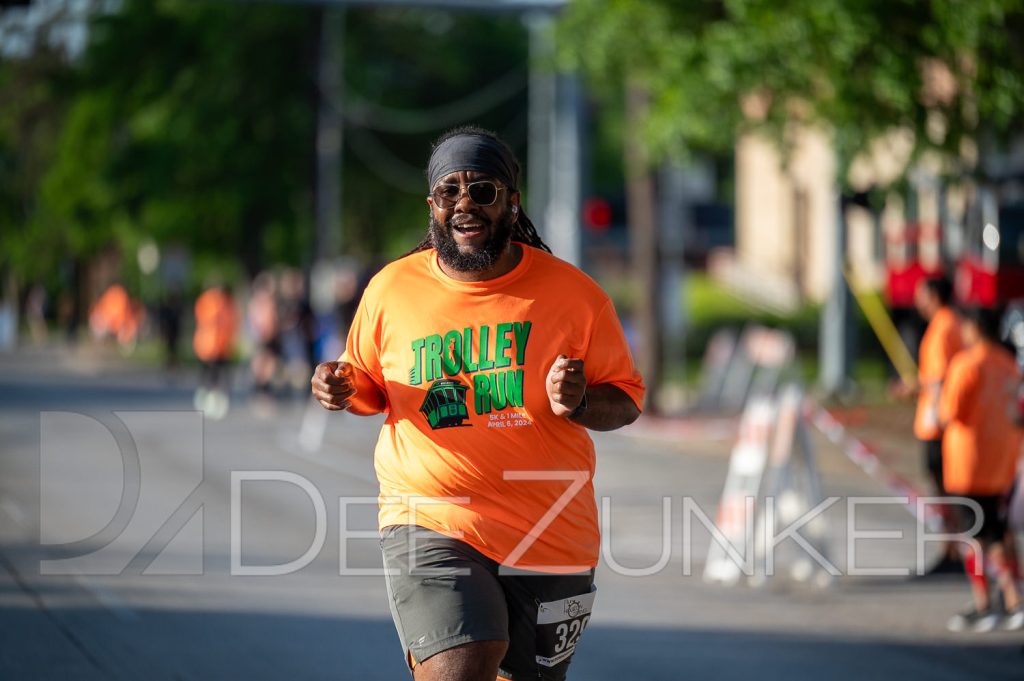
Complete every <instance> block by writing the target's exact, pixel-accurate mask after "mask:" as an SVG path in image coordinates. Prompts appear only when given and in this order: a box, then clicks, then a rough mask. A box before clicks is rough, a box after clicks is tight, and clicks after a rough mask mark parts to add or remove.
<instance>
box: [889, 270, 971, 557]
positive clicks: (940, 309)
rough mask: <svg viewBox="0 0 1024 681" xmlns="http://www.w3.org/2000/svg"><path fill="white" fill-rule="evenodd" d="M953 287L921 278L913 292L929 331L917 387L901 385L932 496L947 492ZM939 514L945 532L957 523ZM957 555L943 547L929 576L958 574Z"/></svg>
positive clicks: (947, 512) (947, 511)
mask: <svg viewBox="0 0 1024 681" xmlns="http://www.w3.org/2000/svg"><path fill="white" fill-rule="evenodd" d="M952 297H953V287H952V285H951V284H950V282H949V280H948V279H946V278H945V277H932V278H928V279H923V280H921V282H920V283H919V284H918V286H917V290H916V291H915V292H914V305H915V307H916V308H917V311H918V313H919V314H920V315H921V317H922V318H924V320H925V321H926V322H928V328H927V329H926V330H925V332H924V336H922V338H921V345H920V348H919V350H918V359H919V362H918V376H917V384H916V385H911V386H903V388H902V390H900V391H899V393H900V396H901V397H910V396H911V395H913V394H914V393H915V392H916V393H917V411H916V413H915V415H914V436H915V437H916V438H917V439H918V440H920V441H921V445H922V449H923V452H924V465H925V469H926V470H927V471H928V477H929V478H930V479H931V481H932V485H933V486H934V489H935V494H937V495H944V494H945V493H946V489H945V485H944V483H943V477H942V469H943V466H942V429H941V427H940V425H939V415H938V404H939V394H940V392H941V390H942V382H943V380H945V377H946V370H947V368H948V367H949V362H950V360H951V359H953V355H955V354H956V353H957V352H959V351H960V347H961V343H960V329H959V325H958V322H957V317H956V313H955V312H954V311H953V309H952V307H951V305H950V303H951V300H952ZM939 512H940V514H941V515H942V518H943V522H944V524H945V525H946V528H947V531H949V528H951V527H954V526H955V525H956V524H957V517H956V514H955V513H954V512H953V511H952V510H951V507H949V506H941V507H940V508H939ZM961 569H962V567H961V563H960V555H959V552H958V549H957V547H956V545H955V544H953V543H948V544H946V546H945V550H944V553H943V557H942V558H941V559H940V560H939V562H938V564H937V565H935V566H934V567H933V568H932V569H931V573H933V574H934V573H945V572H957V573H958V572H960V570H961Z"/></svg>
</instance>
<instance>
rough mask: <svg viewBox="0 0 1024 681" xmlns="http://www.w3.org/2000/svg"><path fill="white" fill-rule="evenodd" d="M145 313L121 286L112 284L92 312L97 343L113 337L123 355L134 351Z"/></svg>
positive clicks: (90, 316) (91, 327) (93, 331)
mask: <svg viewBox="0 0 1024 681" xmlns="http://www.w3.org/2000/svg"><path fill="white" fill-rule="evenodd" d="M145 314H146V313H145V310H144V309H143V307H142V304H141V303H139V302H138V301H133V300H132V299H131V297H130V296H129V295H128V291H126V290H125V288H124V286H122V285H121V284H112V285H111V286H110V287H108V288H107V290H106V291H104V292H103V295H101V296H100V297H99V299H98V300H97V301H96V303H95V304H94V305H93V306H92V310H90V312H89V328H90V329H91V330H92V334H93V337H94V338H96V339H98V340H103V339H105V338H109V337H113V338H115V339H116V340H117V344H118V347H119V348H120V349H121V350H122V352H131V351H132V350H134V349H135V343H136V341H137V340H138V334H139V328H140V327H141V326H142V322H143V320H144V319H145Z"/></svg>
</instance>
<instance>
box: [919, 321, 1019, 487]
mask: <svg viewBox="0 0 1024 681" xmlns="http://www.w3.org/2000/svg"><path fill="white" fill-rule="evenodd" d="M1019 379H1020V375H1019V373H1018V369H1017V363H1016V362H1015V361H1014V359H1013V356H1012V355H1011V354H1010V353H1009V352H1008V351H1007V350H1005V349H1004V348H1002V347H1000V346H998V345H996V344H995V343H992V342H990V341H984V340H983V341H979V342H978V343H977V344H975V345H974V346H972V347H970V348H968V349H967V350H964V351H963V352H961V353H959V354H957V355H956V356H955V357H954V358H953V361H952V362H951V363H950V365H949V373H948V375H947V376H946V382H945V385H943V388H942V399H941V403H940V405H939V406H940V409H939V411H940V414H941V417H942V419H943V420H944V421H946V422H947V425H946V431H945V434H944V435H943V438H942V462H943V478H944V481H945V487H946V491H947V492H949V493H950V494H964V495H972V496H989V495H999V494H1004V493H1006V492H1007V491H1009V489H1010V487H1011V485H1012V484H1013V480H1014V477H1015V472H1016V467H1017V457H1018V455H1019V453H1020V445H1021V430H1020V429H1019V428H1018V427H1017V426H1016V425H1015V424H1014V415H1015V414H1014V412H1015V410H1016V394H1017V384H1018V381H1019Z"/></svg>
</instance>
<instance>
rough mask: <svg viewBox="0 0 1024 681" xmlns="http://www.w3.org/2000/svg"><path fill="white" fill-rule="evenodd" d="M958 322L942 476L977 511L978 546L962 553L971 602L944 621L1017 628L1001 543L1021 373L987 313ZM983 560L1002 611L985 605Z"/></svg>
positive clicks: (964, 627)
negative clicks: (960, 341)
mask: <svg viewBox="0 0 1024 681" xmlns="http://www.w3.org/2000/svg"><path fill="white" fill-rule="evenodd" d="M960 328H961V331H962V337H963V344H964V348H965V349H964V350H963V351H962V352H960V353H958V354H957V355H956V356H955V357H954V358H953V361H952V362H951V363H950V365H949V373H948V375H947V379H946V382H945V384H944V385H943V387H942V396H941V400H940V404H939V415H940V418H941V421H942V423H943V424H944V425H945V433H944V435H943V439H942V458H943V479H944V481H945V485H946V490H947V491H948V492H949V494H951V495H959V496H962V497H966V498H967V499H968V500H971V501H973V502H975V503H976V504H977V508H978V509H980V512H981V518H980V519H979V520H980V529H979V530H978V532H977V534H976V536H975V539H976V540H977V542H978V546H979V548H980V552H978V551H975V550H974V548H973V547H971V546H967V547H966V549H965V551H964V568H965V569H966V571H967V578H968V580H969V581H970V584H971V595H972V596H973V599H974V608H973V609H971V610H969V611H967V612H964V613H961V614H958V615H956V616H954V617H953V618H952V619H950V620H949V623H948V626H949V629H950V630H952V631H991V630H992V629H995V628H996V627H997V626H999V625H1000V624H1001V625H1002V627H1003V628H1005V629H1011V630H1016V629H1021V628H1024V610H1022V609H1021V602H1020V594H1019V592H1018V590H1017V585H1016V581H1015V579H1014V571H1013V569H1012V566H1011V565H1010V564H1009V562H1008V551H1007V550H1006V546H1005V544H1006V540H1007V536H1008V535H1007V531H1006V507H1007V503H1008V499H1007V497H1008V496H1009V494H1010V489H1011V488H1012V486H1013V482H1014V478H1015V476H1016V472H1017V459H1018V458H1019V455H1020V446H1021V431H1020V429H1019V428H1018V427H1017V425H1016V423H1015V419H1016V409H1017V404H1016V395H1017V385H1018V382H1019V381H1020V373H1019V371H1018V369H1017V362H1016V361H1015V360H1014V358H1013V355H1011V354H1010V353H1009V351H1007V350H1006V348H1004V347H1003V346H1002V345H1001V344H1000V343H999V341H998V340H997V339H998V336H997V333H998V326H997V321H996V316H995V314H994V313H992V311H990V310H982V309H977V308H976V309H971V310H967V311H965V312H964V313H963V315H962V320H961V323H960ZM962 508H963V510H964V511H966V513H964V516H965V518H964V520H965V525H966V527H962V528H960V529H961V531H967V530H968V529H970V528H971V527H972V526H973V525H974V524H975V523H976V519H975V517H974V516H975V513H974V512H973V511H971V510H970V509H968V508H967V507H962ZM1011 540H1012V538H1011ZM988 563H991V568H992V572H993V573H994V574H995V575H996V578H997V580H998V583H999V587H1000V589H1001V591H1002V595H1003V604H1004V606H1005V608H1006V613H1005V614H1003V615H1001V614H1000V613H998V612H996V610H995V609H994V608H993V607H992V604H991V599H990V597H989V592H988V580H987V577H986V568H987V567H988Z"/></svg>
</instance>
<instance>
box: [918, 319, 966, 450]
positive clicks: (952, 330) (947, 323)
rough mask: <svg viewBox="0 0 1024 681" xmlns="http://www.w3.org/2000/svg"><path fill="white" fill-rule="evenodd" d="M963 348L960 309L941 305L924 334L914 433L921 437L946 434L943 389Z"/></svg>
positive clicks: (938, 436) (919, 367)
mask: <svg viewBox="0 0 1024 681" xmlns="http://www.w3.org/2000/svg"><path fill="white" fill-rule="evenodd" d="M958 352H960V328H959V324H958V322H957V317H956V313H954V312H953V310H951V309H950V308H948V307H942V308H939V310H938V312H936V313H935V316H934V317H932V320H931V322H929V324H928V328H927V329H926V330H925V332H924V336H922V337H921V349H920V359H921V363H920V365H919V366H918V370H917V378H918V382H919V383H920V384H921V392H920V394H919V395H918V397H917V414H916V415H915V417H914V435H915V436H916V437H917V439H919V440H937V439H939V438H940V437H942V429H941V428H939V393H940V391H941V390H942V381H943V380H945V378H946V370H947V369H948V367H949V362H950V360H951V359H953V355H955V354H956V353H958Z"/></svg>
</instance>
